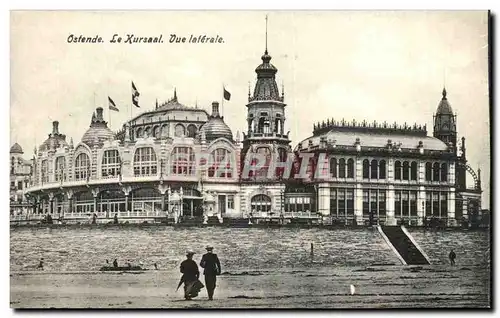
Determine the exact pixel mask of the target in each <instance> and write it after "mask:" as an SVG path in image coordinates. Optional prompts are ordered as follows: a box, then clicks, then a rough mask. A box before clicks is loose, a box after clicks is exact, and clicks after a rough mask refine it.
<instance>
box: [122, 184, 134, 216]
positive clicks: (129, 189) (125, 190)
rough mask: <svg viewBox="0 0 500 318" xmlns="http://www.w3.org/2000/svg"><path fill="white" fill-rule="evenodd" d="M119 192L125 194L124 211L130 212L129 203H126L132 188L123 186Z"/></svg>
mask: <svg viewBox="0 0 500 318" xmlns="http://www.w3.org/2000/svg"><path fill="white" fill-rule="evenodd" d="M121 190H122V192H123V194H125V210H126V211H127V212H128V211H130V210H131V208H130V207H129V202H128V201H129V199H128V198H129V194H130V192H132V187H130V186H125V187H122V189H121ZM123 212H125V211H123Z"/></svg>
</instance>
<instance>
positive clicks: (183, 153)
mask: <svg viewBox="0 0 500 318" xmlns="http://www.w3.org/2000/svg"><path fill="white" fill-rule="evenodd" d="M170 157H171V161H172V164H171V174H173V175H186V176H187V175H195V173H196V171H195V169H196V160H195V155H194V151H193V149H192V148H190V147H176V148H174V150H173V151H172V154H171V155H170ZM209 164H210V167H209V169H208V176H209V177H217V178H232V176H233V165H232V156H231V153H230V151H229V150H227V149H223V148H218V149H216V150H214V151H212V153H211V154H210V157H209ZM65 165H66V160H65V158H64V157H58V158H57V159H56V163H55V167H56V173H55V180H56V181H61V180H62V181H65V180H66V173H65ZM90 165H91V164H90V158H89V156H88V155H87V154H85V153H80V154H79V155H78V156H77V157H76V159H75V165H74V173H75V180H76V181H80V180H86V179H88V178H89V176H90ZM121 165H122V162H121V159H120V154H119V152H118V150H116V149H113V150H106V151H105V152H104V154H103V158H102V165H101V174H102V177H103V178H107V177H117V176H119V175H120V174H121ZM133 169H134V176H155V175H157V174H158V160H157V156H156V152H155V151H154V149H153V148H152V147H143V148H138V149H136V151H135V153H134V164H133ZM49 174H50V172H49V165H48V161H47V160H43V161H42V164H41V180H42V182H43V183H47V182H49Z"/></svg>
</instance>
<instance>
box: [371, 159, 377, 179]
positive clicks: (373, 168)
mask: <svg viewBox="0 0 500 318" xmlns="http://www.w3.org/2000/svg"><path fill="white" fill-rule="evenodd" d="M370 170H371V173H370V178H371V179H377V178H378V162H377V160H375V159H373V160H372V162H371V169H370Z"/></svg>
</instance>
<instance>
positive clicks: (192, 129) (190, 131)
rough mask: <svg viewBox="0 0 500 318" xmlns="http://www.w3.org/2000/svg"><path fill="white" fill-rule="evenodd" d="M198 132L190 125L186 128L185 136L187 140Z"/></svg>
mask: <svg viewBox="0 0 500 318" xmlns="http://www.w3.org/2000/svg"><path fill="white" fill-rule="evenodd" d="M197 132H198V129H197V128H196V126H195V125H193V124H190V125H189V126H188V128H187V136H188V137H189V138H194V137H195V136H196V133H197Z"/></svg>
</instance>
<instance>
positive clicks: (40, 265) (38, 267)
mask: <svg viewBox="0 0 500 318" xmlns="http://www.w3.org/2000/svg"><path fill="white" fill-rule="evenodd" d="M36 268H37V269H41V270H43V257H42V258H40V263H38V266H37V267H36Z"/></svg>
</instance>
